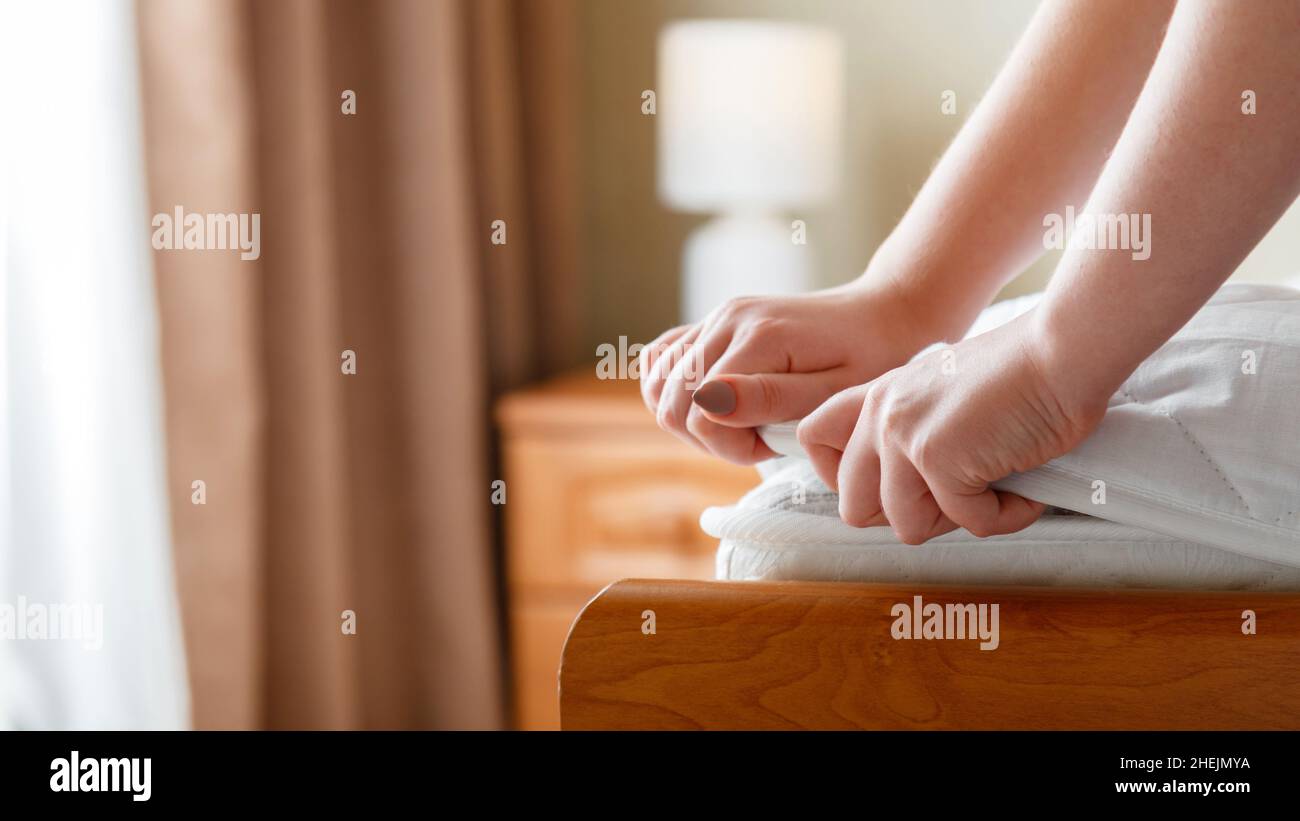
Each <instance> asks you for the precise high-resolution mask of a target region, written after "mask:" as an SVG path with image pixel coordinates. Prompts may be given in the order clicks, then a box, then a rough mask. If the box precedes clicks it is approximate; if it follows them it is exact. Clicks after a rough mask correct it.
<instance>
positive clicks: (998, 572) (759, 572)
mask: <svg viewBox="0 0 1300 821" xmlns="http://www.w3.org/2000/svg"><path fill="white" fill-rule="evenodd" d="M773 467H775V469H774V470H771V471H770V472H769V475H768V477H767V478H766V479H765V480H764V481H763V483H762V484H760V485H759V486H758V487H757V488H755V489H754V490H752V491H750V492H749V493H748V494H746V495H745V497H744V498H743V499H741V500H740V502H738V503H737V504H736V505H733V506H730V507H717V508H710V509H708V510H706V511H705V512H704V515H703V517H702V518H701V524H702V525H703V527H704V529H705V531H707V532H708V533H709V534H710V535H712V536H715V537H717V538H718V539H719V540H720V542H719V546H718V553H717V577H718V578H719V579H729V580H758V579H761V580H802V581H874V582H923V583H928V584H968V585H1041V586H1053V585H1055V586H1064V587H1094V588H1097V587H1100V588H1120V587H1128V588H1139V587H1146V588H1173V589H1202V590H1300V568H1295V567H1288V566H1286V565H1280V564H1274V563H1272V562H1268V561H1263V560H1260V559H1252V558H1249V557H1246V556H1241V555H1238V554H1235V553H1231V552H1229V551H1226V550H1221V549H1219V548H1215V547H1209V546H1206V545H1200V544H1195V543H1192V542H1189V541H1186V540H1183V539H1179V538H1176V537H1172V536H1165V535H1162V534H1159V533H1154V532H1151V531H1148V530H1143V529H1142V528H1138V527H1133V526H1131V525H1123V524H1118V523H1115V522H1108V521H1106V520H1104V519H1098V518H1095V517H1091V516H1084V515H1080V514H1077V513H1069V512H1065V511H1060V510H1058V509H1051V510H1049V511H1048V513H1047V514H1045V515H1044V516H1043V517H1042V518H1041V519H1040V520H1039V521H1037V522H1035V523H1034V524H1033V525H1030V526H1029V527H1028V528H1026V529H1025V530H1022V531H1020V532H1019V533H1013V534H1011V535H1008V536H994V537H991V538H987V539H977V538H975V537H974V536H971V535H970V534H969V533H967V532H966V531H964V530H956V531H953V532H952V533H948V534H945V535H943V536H940V537H938V538H937V539H933V540H931V541H929V542H927V543H926V544H923V545H920V546H916V547H913V546H911V545H904V544H901V543H899V542H898V541H897V540H896V539H894V537H893V531H892V530H890V529H889V528H887V527H869V528H862V529H859V528H854V527H850V526H848V525H846V524H844V523H843V522H841V521H840V519H839V514H838V512H837V510H838V504H839V502H838V498H837V496H836V495H835V494H834V493H832V492H831V491H830V490H829V489H828V488H827V487H826V486H825V485H824V484H822V482H821V480H819V479H818V478H817V476H816V474H815V473H813V471H812V467H811V465H810V464H809V463H808V462H807V461H805V460H802V459H783V460H781V462H780V463H776V464H774V465H773Z"/></svg>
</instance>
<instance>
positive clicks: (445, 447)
mask: <svg viewBox="0 0 1300 821" xmlns="http://www.w3.org/2000/svg"><path fill="white" fill-rule="evenodd" d="M490 5H492V6H493V7H494V13H492V14H485V13H484V12H485V11H488V10H486V9H483V8H481V7H480V6H479V4H475V3H466V2H447V1H446V0H434V2H427V0H388V1H387V2H379V3H360V2H321V1H320V0H284V2H275V3H248V2H233V1H231V2H215V1H214V2H206V3H186V4H180V3H170V2H164V1H163V0H140V3H139V12H140V14H139V16H140V30H141V41H142V45H141V49H142V66H143V74H144V78H145V79H144V102H145V111H146V137H147V161H148V168H149V172H150V177H151V201H150V208H151V209H152V210H153V211H155V212H160V211H167V212H170V211H171V210H172V209H173V208H174V207H175V206H177V205H182V206H184V208H185V209H186V211H187V212H190V211H200V212H220V213H229V212H236V211H244V212H256V213H260V214H261V230H262V237H261V256H260V259H258V260H257V261H255V262H246V261H241V260H240V259H239V256H238V254H237V253H232V252H228V251H183V252H179V251H161V252H157V253H156V257H157V276H158V288H159V293H160V297H159V301H160V310H161V313H162V332H163V345H164V350H165V355H164V379H165V383H166V398H167V406H168V414H167V424H168V441H169V448H170V458H169V468H170V472H171V487H172V490H173V498H172V506H173V511H174V528H175V531H176V533H175V542H176V550H177V553H178V558H177V564H178V572H179V574H180V582H179V584H180V587H181V602H182V611H183V615H184V619H185V627H186V637H187V640H188V650H189V656H190V660H191V664H190V667H191V681H192V686H193V689H194V693H193V703H194V711H195V725H196V726H199V727H240V726H255V727H257V726H265V727H331V728H354V727H497V726H501V724H502V722H503V720H504V719H503V709H502V686H501V684H502V682H501V660H500V659H501V645H500V632H499V620H498V613H497V606H498V602H497V596H496V590H497V585H498V581H497V575H496V574H497V568H496V564H495V561H494V548H493V545H494V536H493V532H492V516H491V506H490V503H489V493H490V482H491V480H492V478H495V477H494V475H493V474H494V472H495V471H494V470H493V467H492V464H491V462H490V459H489V457H488V454H489V453H490V447H489V445H490V440H491V430H490V427H489V421H488V420H489V415H488V408H489V404H490V399H491V397H492V393H493V391H494V390H496V389H499V388H502V387H506V386H513V385H516V384H520V383H522V382H524V381H527V380H530V379H533V378H536V377H537V376H539V375H542V374H544V373H547V372H548V371H550V370H554V369H556V368H558V367H560V366H562V365H564V364H566V363H567V362H571V361H573V358H574V352H573V350H572V343H573V340H574V339H576V338H577V333H576V312H574V311H572V310H571V309H569V308H568V307H567V306H568V305H569V304H570V303H572V301H573V295H572V292H571V284H572V283H573V282H574V281H575V280H574V277H575V275H576V273H575V272H576V268H577V266H576V261H575V259H574V255H575V253H576V252H574V251H573V250H572V249H575V248H576V246H577V243H576V238H575V237H573V236H571V235H569V232H573V231H575V230H576V228H575V227H574V226H575V225H576V215H572V212H573V211H574V210H575V209H574V203H575V198H574V197H573V196H572V191H573V190H574V189H573V188H572V187H571V186H568V187H566V186H567V183H564V182H563V180H562V179H561V181H560V182H557V181H556V180H555V179H553V178H554V177H556V176H557V175H559V176H560V177H561V178H563V175H564V174H566V173H568V171H566V170H564V169H569V170H571V169H572V168H573V167H574V164H573V161H572V159H571V157H570V155H571V154H572V152H573V151H574V146H573V141H572V140H571V139H569V138H567V137H566V136H565V133H566V131H567V132H570V133H571V132H574V131H576V123H574V122H572V121H566V122H556V123H554V127H555V128H556V130H557V133H556V134H555V135H553V136H552V137H551V138H550V144H551V146H552V148H551V149H550V152H551V153H547V152H546V151H541V152H540V153H539V152H538V151H537V150H534V151H533V152H532V153H531V154H529V153H528V152H525V151H524V149H523V145H524V144H525V141H524V139H523V137H524V132H523V129H524V127H525V117H524V115H523V114H522V113H521V112H520V110H519V109H520V104H519V101H520V100H522V99H525V98H528V96H529V95H530V94H531V93H532V91H531V89H530V83H531V82H532V80H531V79H530V77H529V75H528V73H527V71H526V70H525V66H522V65H520V64H519V63H517V62H516V63H514V64H511V63H512V61H511V60H510V59H509V58H510V55H511V54H512V53H513V51H514V50H515V49H516V48H517V38H520V37H523V38H525V39H529V38H532V37H533V35H532V34H531V33H528V32H525V31H523V30H522V29H521V28H520V27H519V26H520V20H521V19H522V18H523V17H524V16H525V15H524V14H522V13H521V10H520V9H521V7H522V6H524V5H525V4H521V3H508V2H500V3H493V4H490ZM527 6H528V7H529V8H532V9H534V10H535V4H527ZM572 11H573V9H572V7H571V5H570V3H569V2H568V0H563V2H560V3H557V4H555V5H554V7H553V8H551V9H550V10H549V11H547V12H546V14H547V15H548V16H549V17H552V18H553V19H552V20H551V23H550V25H551V26H552V27H553V28H555V29H556V30H559V31H567V30H568V27H569V26H570V25H571V24H572V22H573V18H572ZM529 13H530V14H531V13H534V12H529ZM494 40H495V41H497V42H498V43H499V44H500V49H501V50H498V51H494V52H492V54H493V55H494V56H492V57H490V58H489V56H488V54H487V53H486V52H485V51H483V50H482V49H481V48H480V44H482V43H484V42H488V41H494ZM559 42H561V43H562V48H560V49H559V50H558V51H555V52H551V51H548V49H547V48H545V47H544V46H542V45H541V44H535V50H536V51H537V55H535V56H534V58H533V59H534V60H535V61H536V62H538V63H541V64H545V65H547V66H550V65H551V64H552V63H555V65H556V66H558V68H554V69H547V70H545V71H542V72H541V74H539V75H538V76H543V77H550V78H551V80H550V82H552V83H556V80H555V77H556V76H557V72H560V73H561V74H563V73H564V72H567V71H570V70H572V69H573V66H574V63H573V60H572V58H571V56H570V55H568V51H567V50H568V49H571V48H572V47H573V38H572V37H569V38H568V39H567V40H566V39H564V38H560V40H559ZM345 90H347V91H351V92H354V93H355V95H356V113H355V114H354V115H350V114H345V113H344V112H343V111H342V94H343V93H344V91H345ZM561 91H562V94H563V95H572V94H574V93H575V91H574V88H573V85H572V84H569V85H568V86H562V87H561ZM489 105H490V106H494V107H501V108H500V110H499V111H497V115H496V116H494V117H484V116H483V109H484V107H487V106H489ZM564 110H565V111H572V106H571V105H570V104H566V108H565V109H564ZM499 145H504V146H506V147H505V148H501V149H499V150H498V146H499ZM485 149H486V150H485ZM507 155H509V156H512V157H514V159H515V160H516V162H514V164H503V163H502V159H501V158H502V157H504V156H507ZM565 163H569V164H568V165H567V166H566V165H565ZM557 168H558V169H561V170H560V171H557V170H556V169H557ZM548 180H549V181H548ZM539 212H540V213H546V214H548V216H547V217H545V218H543V219H541V220H540V223H541V224H542V225H543V226H545V230H546V232H547V233H546V240H545V241H537V240H536V233H535V230H534V225H535V223H536V222H537V221H538V217H537V216H536V215H537V214H538V213H539ZM485 214H501V216H500V217H499V218H500V219H506V220H507V221H508V234H507V236H508V242H507V244H506V245H505V246H494V245H492V244H491V241H490V237H491V228H490V225H489V223H490V220H487V221H486V222H485V221H484V215H485ZM566 215H568V216H566ZM495 218H498V217H493V219H495ZM557 225H558V226H559V227H558V228H557V227H556V226H557ZM530 237H532V238H533V241H529V238H530ZM557 247H558V248H559V249H561V250H560V251H558V252H557V251H555V250H554V249H555V248H557ZM564 249H568V250H564ZM566 254H567V256H566ZM539 294H549V295H550V296H548V297H547V298H546V299H544V300H542V301H541V303H539V302H538V300H537V295H539ZM557 303H559V304H563V305H564V306H565V307H562V308H549V309H548V308H547V307H546V305H547V304H552V305H554V304H557ZM538 317H544V318H545V320H546V321H545V322H541V321H538ZM348 352H350V353H348ZM345 356H354V357H355V363H356V372H355V374H346V373H344V372H343V368H342V364H343V361H344V357H345ZM191 477H193V478H204V477H207V504H205V505H194V504H192V499H191ZM347 610H350V611H353V612H354V613H355V616H356V634H355V635H344V634H343V632H342V630H341V624H342V614H343V612H344V611H347ZM232 611H234V612H232ZM232 627H233V628H234V629H230V628H232Z"/></svg>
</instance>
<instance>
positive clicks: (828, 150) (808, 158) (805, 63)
mask: <svg viewBox="0 0 1300 821" xmlns="http://www.w3.org/2000/svg"><path fill="white" fill-rule="evenodd" d="M842 64H843V46H842V44H841V41H840V39H839V37H838V35H837V34H836V33H835V32H834V31H831V30H829V29H824V28H821V27H819V26H813V25H806V24H801V23H785V22H769V21H758V20H725V21H724V20H700V21H684V22H676V23H672V24H670V25H668V26H667V27H665V28H664V30H663V31H662V32H661V33H660V36H659V80H658V87H657V92H656V108H657V111H656V120H657V121H658V127H659V194H660V196H661V197H662V198H663V200H664V201H665V202H666V203H667V204H668V205H670V206H673V207H675V208H678V209H681V210H684V211H734V210H738V209H743V210H750V209H757V210H784V209H794V208H802V207H806V206H809V205H813V204H815V203H817V202H819V201H822V200H824V199H825V198H826V197H828V196H829V195H830V194H831V193H832V191H833V190H834V187H835V182H836V177H837V174H838V168H839V166H840V130H841V120H842V117H843V93H844V90H843V79H842V77H843V72H842Z"/></svg>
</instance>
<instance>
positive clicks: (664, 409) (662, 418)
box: [655, 402, 681, 433]
mask: <svg viewBox="0 0 1300 821" xmlns="http://www.w3.org/2000/svg"><path fill="white" fill-rule="evenodd" d="M655 422H656V423H658V425H659V427H661V428H663V429H664V430H666V431H668V432H669V433H671V432H673V431H676V430H681V424H680V421H679V420H678V417H677V414H676V413H675V412H674V411H673V409H672V408H671V407H668V406H666V405H665V404H664V403H662V402H661V403H660V405H659V408H658V409H657V410H656V411H655Z"/></svg>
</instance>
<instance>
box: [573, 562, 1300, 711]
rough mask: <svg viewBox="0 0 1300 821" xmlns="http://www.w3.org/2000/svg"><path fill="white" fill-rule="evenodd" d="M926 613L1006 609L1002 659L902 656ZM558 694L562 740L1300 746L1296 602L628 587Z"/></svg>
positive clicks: (950, 646) (589, 628) (1232, 596)
mask: <svg viewBox="0 0 1300 821" xmlns="http://www.w3.org/2000/svg"><path fill="white" fill-rule="evenodd" d="M916 595H920V596H922V597H923V600H924V601H925V602H935V603H939V604H945V603H980V602H983V603H989V604H991V603H998V604H999V628H1000V639H1001V640H1000V645H999V647H998V648H997V649H996V650H988V651H984V650H980V649H979V642H978V641H970V640H966V641H963V640H928V641H926V640H910V641H908V640H895V639H894V638H892V636H891V633H890V626H891V624H892V623H893V621H894V617H893V616H891V615H890V610H891V608H892V607H893V605H894V604H895V603H898V602H911V601H912V597H913V596H916ZM1247 609H1249V610H1253V611H1254V612H1255V613H1256V617H1257V629H1258V633H1257V634H1256V635H1244V634H1243V632H1242V613H1243V611H1244V610H1247ZM647 610H652V611H654V616H655V633H654V634H653V635H647V634H645V633H643V632H642V624H643V613H645V611H647ZM560 688H561V694H560V711H561V721H562V724H563V726H564V728H565V729H633V728H635V729H694V728H704V729H799V728H809V729H812V728H816V729H849V728H867V729H1054V728H1060V729H1266V728H1279V729H1280V728H1289V729H1296V728H1300V594H1279V593H1249V592H1234V593H1201V592H1182V591H1180V592H1161V591H1097V590H1059V589H1044V588H961V587H939V586H900V585H875V584H849V583H813V582H773V583H768V582H699V581H650V580H627V581H622V582H617V583H615V584H613V585H610V586H609V587H608V588H606V589H605V591H604V592H602V593H601V594H600V595H599V596H597V597H596V598H595V599H594V600H592V601H591V602H590V603H589V604H588V605H587V607H586V608H585V609H584V610H583V612H582V614H581V615H580V616H579V617H578V620H577V621H576V622H575V623H574V625H573V628H572V629H571V630H570V633H569V638H568V641H567V642H566V644H565V648H564V653H563V658H562V662H561V671H560Z"/></svg>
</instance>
